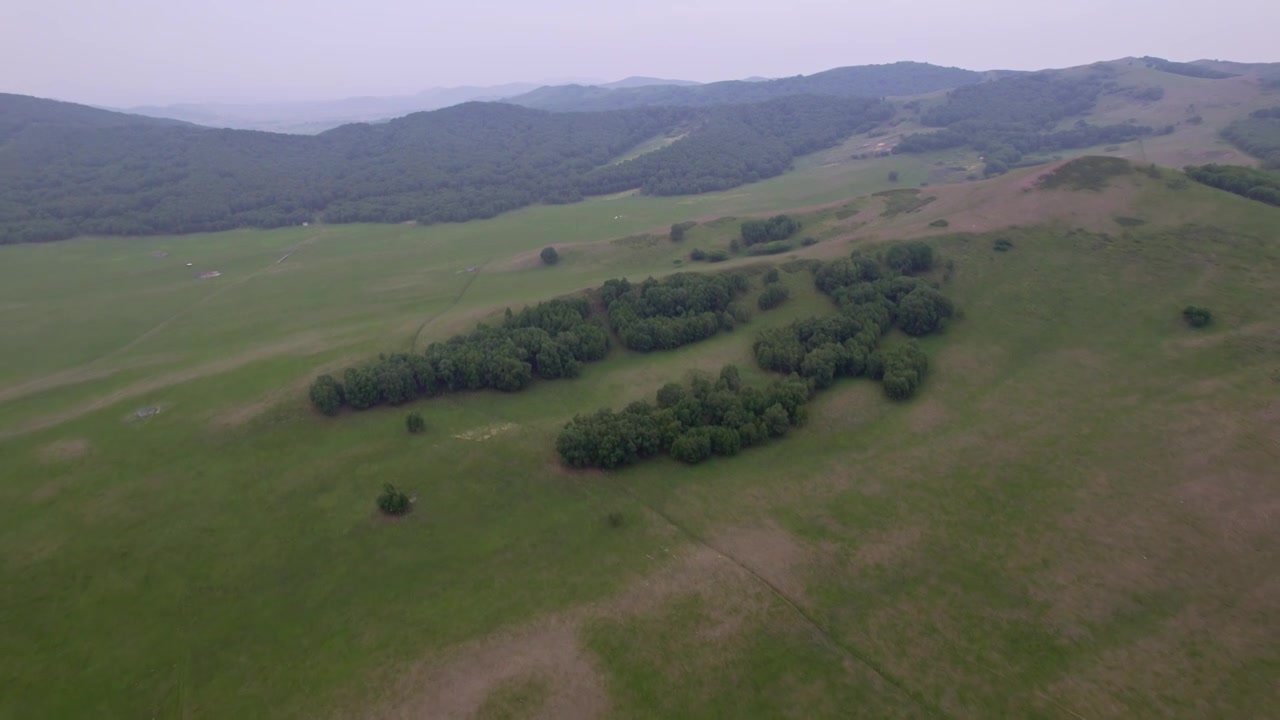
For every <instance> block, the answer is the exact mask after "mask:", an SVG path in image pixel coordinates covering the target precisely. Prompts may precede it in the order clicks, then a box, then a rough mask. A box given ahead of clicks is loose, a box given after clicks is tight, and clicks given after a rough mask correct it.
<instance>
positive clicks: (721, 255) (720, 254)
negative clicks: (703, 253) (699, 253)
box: [707, 250, 729, 263]
mask: <svg viewBox="0 0 1280 720" xmlns="http://www.w3.org/2000/svg"><path fill="white" fill-rule="evenodd" d="M728 259H729V253H728V252H726V251H724V250H712V251H711V252H709V253H707V262H713V263H718V262H724V261H725V260H728Z"/></svg>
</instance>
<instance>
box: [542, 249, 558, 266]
mask: <svg viewBox="0 0 1280 720" xmlns="http://www.w3.org/2000/svg"><path fill="white" fill-rule="evenodd" d="M541 257H542V262H544V263H546V264H547V265H555V264H556V263H558V262H560V253H558V252H556V249H555V248H553V247H545V248H542V253H541Z"/></svg>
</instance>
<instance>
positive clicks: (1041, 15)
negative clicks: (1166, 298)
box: [0, 0, 1280, 106]
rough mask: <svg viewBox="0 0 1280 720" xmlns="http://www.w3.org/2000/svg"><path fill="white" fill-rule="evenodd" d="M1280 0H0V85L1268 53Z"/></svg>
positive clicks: (209, 87) (1055, 61)
mask: <svg viewBox="0 0 1280 720" xmlns="http://www.w3.org/2000/svg"><path fill="white" fill-rule="evenodd" d="M1277 31H1280V0H1218V1H1217V2H1196V3H1190V2H1186V3H1183V2H1178V0H1054V1H1053V2H1049V1H1048V0H974V1H973V2H956V1H955V0H910V1H909V2H908V1H906V0H878V1H877V2H855V1H854V0H645V1H644V2H626V3H620V2H615V1H611V0H451V1H450V2H439V1H438V0H426V1H425V2H424V1H422V0H355V1H353V0H4V10H3V12H2V13H0V92H15V93H22V94H27V95H38V96H42V97H53V98H58V99H63V100H73V101H78V102H86V103H94V104H102V105H113V106H127V105H137V104H143V103H173V102H198V101H260V100H271V99H279V100H301V99H327V98H339V97H346V96H352V95H390V94H407V93H412V92H416V91H418V90H421V89H424V88H428V87H433V86H443V85H489V84H498V83H504V82H512V81H534V82H546V81H552V80H558V79H563V78H572V77H578V78H581V77H591V78H602V79H608V80H614V79H618V78H622V77H625V76H628V75H655V76H661V77H675V78H684V79H690V80H702V81H708V80H723V79H733V78H740V77H746V76H751V75H764V76H769V77H778V76H786V75H795V74H800V73H806V74H807V73H811V72H815V71H818V70H823V69H827V68H831V67H838V66H841V65H861V64H867V63H885V62H894V61H897V60H920V61H926V62H932V63H938V64H941V65H958V66H961V67H967V68H972V69H979V70H984V69H992V68H1010V69H1028V70H1029V69H1041V68H1046V67H1063V66H1068V65H1079V64H1083V63H1086V62H1090V61H1093V60H1100V59H1113V58H1117V57H1123V56H1127V55H1157V56H1161V57H1167V58H1170V59H1174V60H1194V59H1198V58H1206V57H1207V58H1218V59H1230V60H1238V61H1244V62H1263V61H1280V41H1277V38H1278V37H1280V35H1278V34H1277Z"/></svg>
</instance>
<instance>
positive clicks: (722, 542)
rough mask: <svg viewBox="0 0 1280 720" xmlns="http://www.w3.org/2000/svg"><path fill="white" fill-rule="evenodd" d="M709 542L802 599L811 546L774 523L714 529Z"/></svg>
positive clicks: (811, 550)
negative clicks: (720, 529)
mask: <svg viewBox="0 0 1280 720" xmlns="http://www.w3.org/2000/svg"><path fill="white" fill-rule="evenodd" d="M709 543H710V544H711V545H712V546H713V547H715V548H717V549H719V550H720V551H721V552H723V553H724V554H726V555H728V556H730V557H732V558H733V559H734V560H735V561H737V562H738V563H741V564H742V565H743V566H744V567H746V568H749V569H750V570H751V571H752V572H754V573H755V574H757V575H759V576H760V577H763V578H765V579H766V580H768V582H769V583H770V584H771V585H773V586H774V587H777V588H778V589H779V590H781V591H782V592H784V593H786V595H788V596H789V597H791V598H796V599H803V598H804V595H805V587H804V586H805V583H804V576H803V570H804V569H805V567H806V566H807V565H808V564H809V562H810V561H811V560H812V559H813V555H814V548H811V547H808V546H806V545H804V544H802V543H801V542H800V541H799V540H796V539H795V538H794V537H793V536H792V535H791V534H790V533H788V532H787V531H786V530H783V529H782V528H780V527H778V526H777V525H775V524H773V523H771V522H770V523H766V524H763V525H758V526H755V527H741V528H733V529H730V530H722V531H719V532H717V533H716V534H715V535H713V536H712V537H711V538H710V541H709Z"/></svg>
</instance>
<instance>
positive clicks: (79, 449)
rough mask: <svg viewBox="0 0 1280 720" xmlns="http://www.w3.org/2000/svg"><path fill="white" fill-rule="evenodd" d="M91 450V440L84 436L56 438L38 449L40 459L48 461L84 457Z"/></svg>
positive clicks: (63, 460) (55, 461)
mask: <svg viewBox="0 0 1280 720" xmlns="http://www.w3.org/2000/svg"><path fill="white" fill-rule="evenodd" d="M88 452H89V441H88V440H86V439H84V438H65V439H63V440H55V441H54V442H51V443H49V444H48V445H45V446H44V447H42V448H40V449H39V450H38V451H37V454H38V455H39V456H40V460H41V461H43V462H46V463H58V462H68V461H70V460H76V459H78V458H81V457H84V455H85V454H86V453H88Z"/></svg>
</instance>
